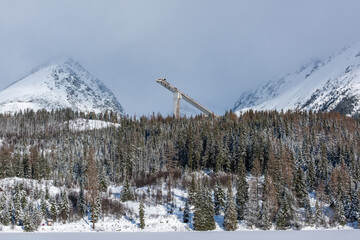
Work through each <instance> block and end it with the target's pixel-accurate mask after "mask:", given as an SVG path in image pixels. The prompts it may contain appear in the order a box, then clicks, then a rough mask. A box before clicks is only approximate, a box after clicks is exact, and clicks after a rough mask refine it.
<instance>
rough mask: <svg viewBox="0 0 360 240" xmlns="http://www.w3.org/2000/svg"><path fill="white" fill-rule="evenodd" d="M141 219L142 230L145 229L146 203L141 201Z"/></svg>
mask: <svg viewBox="0 0 360 240" xmlns="http://www.w3.org/2000/svg"><path fill="white" fill-rule="evenodd" d="M139 218H140V224H139V226H140V228H141V229H144V228H145V210H144V202H143V200H141V201H140V205H139Z"/></svg>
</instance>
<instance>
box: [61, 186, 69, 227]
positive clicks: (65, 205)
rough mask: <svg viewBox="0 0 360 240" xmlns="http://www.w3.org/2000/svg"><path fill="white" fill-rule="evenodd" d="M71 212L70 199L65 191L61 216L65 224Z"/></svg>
mask: <svg viewBox="0 0 360 240" xmlns="http://www.w3.org/2000/svg"><path fill="white" fill-rule="evenodd" d="M69 213H70V204H69V199H68V196H67V194H66V192H65V191H64V193H63V197H62V202H61V205H60V216H61V219H62V221H63V223H64V224H65V223H66V221H67V219H68V218H69Z"/></svg>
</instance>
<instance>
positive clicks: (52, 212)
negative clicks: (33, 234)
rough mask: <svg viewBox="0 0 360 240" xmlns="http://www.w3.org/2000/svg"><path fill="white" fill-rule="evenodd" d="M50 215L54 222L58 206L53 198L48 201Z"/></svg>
mask: <svg viewBox="0 0 360 240" xmlns="http://www.w3.org/2000/svg"><path fill="white" fill-rule="evenodd" d="M50 215H51V218H52V220H53V221H54V222H56V217H57V215H58V206H57V204H56V201H55V199H53V198H52V199H51V202H50Z"/></svg>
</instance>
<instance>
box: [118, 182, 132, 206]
mask: <svg viewBox="0 0 360 240" xmlns="http://www.w3.org/2000/svg"><path fill="white" fill-rule="evenodd" d="M120 199H121V201H122V202H127V201H131V200H133V195H132V192H131V189H130V184H129V180H128V179H126V182H125V185H124V188H123V190H122V191H121V198H120Z"/></svg>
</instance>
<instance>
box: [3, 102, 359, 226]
mask: <svg viewBox="0 0 360 240" xmlns="http://www.w3.org/2000/svg"><path fill="white" fill-rule="evenodd" d="M79 118H80V119H87V120H88V121H91V120H101V121H106V122H111V123H114V124H119V125H109V126H108V127H105V128H100V129H92V128H89V129H78V130H76V129H74V128H73V127H72V126H71V124H72V123H73V121H74V120H76V119H79ZM0 146H1V147H0V178H1V179H2V180H4V179H11V180H9V181H12V179H15V180H16V179H17V180H19V179H33V180H36V181H37V182H41V183H44V184H45V186H46V187H45V188H44V189H42V188H37V187H31V186H30V187H29V185H26V184H22V183H21V181H16V184H2V185H1V189H0V198H1V201H0V222H1V224H2V225H4V226H22V227H23V229H24V230H26V231H33V230H36V229H37V227H38V226H39V225H40V224H41V222H42V221H44V220H46V219H52V220H53V221H54V222H55V224H56V223H57V222H62V223H69V222H76V221H79V220H81V219H83V218H86V219H89V221H90V222H91V223H92V225H93V227H94V228H95V225H96V223H97V222H98V221H101V219H104V217H105V216H112V217H114V218H120V217H122V216H126V215H127V217H132V215H134V214H132V215H131V214H129V211H127V210H126V208H125V206H124V203H125V202H128V201H135V202H139V203H140V207H139V212H138V214H135V215H136V216H137V217H138V218H139V228H142V229H146V226H147V225H146V216H144V206H147V205H164V206H166V208H167V209H168V213H169V214H172V213H173V212H174V210H175V209H176V208H178V206H177V205H176V203H175V202H174V200H173V199H174V190H175V189H182V190H183V191H185V192H186V193H187V195H186V197H185V198H184V202H185V205H184V206H185V207H182V209H181V211H182V212H183V214H182V219H181V221H183V223H185V224H189V226H191V228H192V229H194V230H198V231H204V230H212V229H215V225H216V221H215V219H216V218H218V217H221V218H222V219H223V225H222V226H221V227H222V228H223V229H224V230H227V231H232V230H236V229H237V228H238V226H239V224H244V225H246V226H247V228H249V229H256V228H257V229H263V230H268V229H272V228H275V229H279V230H283V229H301V228H303V227H306V226H311V227H317V228H330V227H335V226H340V225H342V226H344V225H350V226H352V227H354V228H357V226H358V221H359V208H360V192H359V191H360V186H359V183H360V121H359V120H358V119H354V118H350V117H345V116H342V115H339V114H337V113H321V112H316V113H315V112H290V111H289V112H276V111H267V112H253V111H249V112H247V113H244V114H242V115H241V116H240V117H238V116H236V115H235V114H234V113H232V112H228V113H226V114H225V115H224V116H221V117H204V116H196V117H192V118H179V119H175V118H173V117H163V116H161V115H153V116H149V117H145V116H143V117H139V118H137V117H124V116H122V117H119V116H117V115H115V114H113V113H111V112H105V113H103V114H94V113H87V114H85V113H81V112H74V111H72V110H69V109H65V110H58V111H52V112H47V111H45V110H44V111H37V112H34V111H32V110H29V111H25V112H20V113H17V114H13V115H4V114H2V115H0ZM3 183H5V182H3ZM49 183H51V184H53V186H57V187H60V188H61V189H62V191H61V192H60V193H57V194H55V195H54V194H52V193H51V186H50V185H49ZM109 186H121V187H122V188H121V189H122V190H121V193H120V194H119V195H116V194H113V193H111V191H109ZM143 187H146V189H147V191H146V192H145V194H144V193H143V194H138V192H137V191H136V189H139V188H143Z"/></svg>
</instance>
